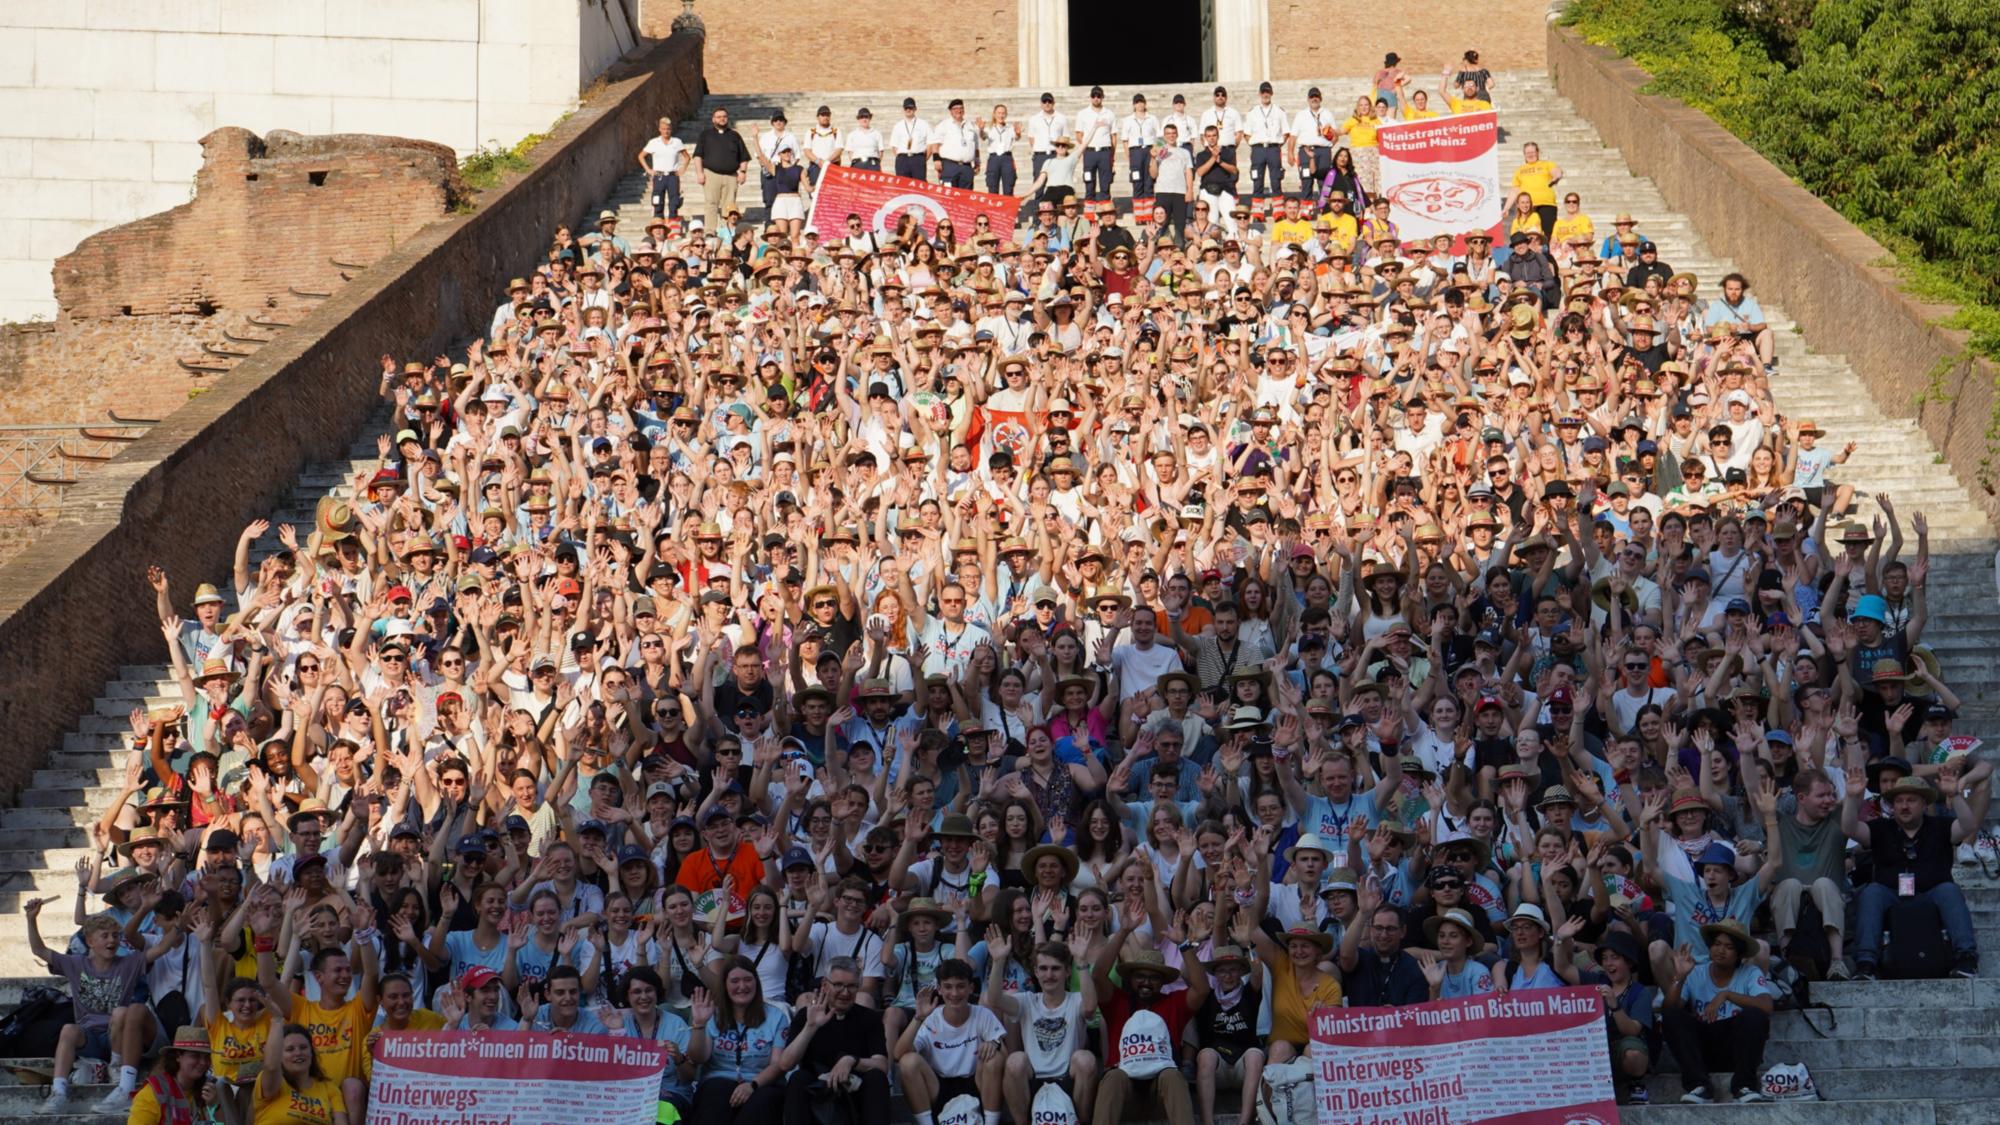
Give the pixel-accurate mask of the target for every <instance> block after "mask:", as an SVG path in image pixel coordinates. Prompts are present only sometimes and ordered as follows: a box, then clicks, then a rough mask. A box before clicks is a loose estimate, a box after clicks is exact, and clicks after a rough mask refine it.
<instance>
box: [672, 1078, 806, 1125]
mask: <svg viewBox="0 0 2000 1125" xmlns="http://www.w3.org/2000/svg"><path fill="white" fill-rule="evenodd" d="M737 1084H738V1083H737V1080H736V1079H734V1078H710V1079H708V1080H706V1081H704V1082H703V1083H702V1084H701V1085H700V1086H697V1087H695V1091H694V1112H693V1113H691V1114H689V1115H688V1119H689V1120H690V1121H691V1122H692V1123H693V1125H778V1121H779V1119H780V1118H781V1117H782V1116H783V1115H784V1111H785V1089H784V1087H782V1086H765V1087H763V1088H762V1089H760V1090H758V1091H756V1092H755V1093H753V1094H751V1095H750V1100H749V1101H746V1102H744V1103H743V1105H742V1107H741V1108H739V1109H732V1108H730V1105H729V1098H730V1095H732V1094H734V1093H735V1092H736V1087H737Z"/></svg>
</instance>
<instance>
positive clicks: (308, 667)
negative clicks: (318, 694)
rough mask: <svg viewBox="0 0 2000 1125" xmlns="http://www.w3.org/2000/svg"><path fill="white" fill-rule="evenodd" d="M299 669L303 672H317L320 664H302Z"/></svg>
mask: <svg viewBox="0 0 2000 1125" xmlns="http://www.w3.org/2000/svg"><path fill="white" fill-rule="evenodd" d="M299 671H301V672H317V671H319V665H317V664H300V665H299Z"/></svg>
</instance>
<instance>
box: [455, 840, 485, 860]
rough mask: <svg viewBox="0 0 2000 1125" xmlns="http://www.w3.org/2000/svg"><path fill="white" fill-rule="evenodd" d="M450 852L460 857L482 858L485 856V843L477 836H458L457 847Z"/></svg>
mask: <svg viewBox="0 0 2000 1125" xmlns="http://www.w3.org/2000/svg"><path fill="white" fill-rule="evenodd" d="M452 850H453V851H455V852H457V853H458V854H460V855H476V856H484V855H485V854H486V841H484V840H482V839H480V838H479V837H477V836H460V837H459V838H458V846H457V847H456V848H453V849H452Z"/></svg>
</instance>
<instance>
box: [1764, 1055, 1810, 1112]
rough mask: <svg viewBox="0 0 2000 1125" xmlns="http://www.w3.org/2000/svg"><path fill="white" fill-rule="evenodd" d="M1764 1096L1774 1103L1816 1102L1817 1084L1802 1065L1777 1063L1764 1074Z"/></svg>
mask: <svg viewBox="0 0 2000 1125" xmlns="http://www.w3.org/2000/svg"><path fill="white" fill-rule="evenodd" d="M1762 1087H1763V1090H1764V1096H1765V1097H1767V1098H1769V1099H1771V1100H1772V1101H1774V1102H1816V1101H1818V1100H1819V1084H1818V1083H1816V1082H1814V1081H1813V1076H1812V1072H1811V1071H1809V1070H1807V1069H1806V1064H1804V1063H1779V1064H1778V1065H1777V1066H1774V1067H1772V1068H1771V1069H1769V1070H1767V1071H1765V1072H1764V1081H1763V1083H1762Z"/></svg>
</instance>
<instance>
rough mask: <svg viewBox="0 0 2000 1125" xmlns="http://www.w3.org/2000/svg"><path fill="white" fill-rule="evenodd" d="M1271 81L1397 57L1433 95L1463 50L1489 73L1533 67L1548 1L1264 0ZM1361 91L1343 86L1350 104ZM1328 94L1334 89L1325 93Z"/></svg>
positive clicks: (1348, 71)
mask: <svg viewBox="0 0 2000 1125" xmlns="http://www.w3.org/2000/svg"><path fill="white" fill-rule="evenodd" d="M1270 4H1271V70H1272V71H1273V72H1274V73H1273V74H1272V75H1271V77H1273V78H1304V79H1323V78H1326V77H1328V76H1329V75H1363V76H1372V75H1373V74H1374V73H1375V71H1376V70H1378V69H1380V68H1381V66H1382V56H1383V55H1384V54H1385V53H1387V52H1389V51H1394V52H1396V53H1397V54H1399V55H1401V56H1403V69H1404V70H1406V71H1408V72H1409V74H1410V78H1411V81H1412V82H1414V83H1416V84H1417V85H1418V86H1419V87H1421V88H1423V89H1425V90H1429V91H1430V92H1431V97H1432V98H1433V99H1435V98H1436V97H1437V86H1438V78H1439V77H1440V73H1439V72H1440V71H1442V70H1443V69H1444V66H1445V64H1446V63H1447V62H1457V61H1458V59H1459V58H1460V57H1461V56H1462V55H1464V54H1465V52H1466V51H1467V50H1468V49H1469V50H1476V51H1478V52H1479V58H1480V61H1481V62H1482V63H1484V64H1485V65H1486V67H1487V69H1489V70H1496V71H1498V70H1540V69H1541V68H1542V63H1543V61H1544V59H1545V58H1546V54H1545V48H1546V43H1547V37H1546V35H1545V34H1544V31H1543V27H1544V24H1545V23H1546V17H1547V14H1548V0H1489V2H1487V3H1483V4H1366V3H1361V2H1359V0H1335V2H1334V3H1331V4H1328V3H1319V2H1315V0H1270ZM1361 92H1363V91H1361V90H1349V89H1345V88H1343V89H1342V90H1341V93H1342V94H1343V102H1344V104H1346V105H1351V104H1352V100H1353V98H1354V96H1355V94H1357V93H1361ZM1327 96H1328V97H1332V96H1333V91H1332V90H1329V91H1327Z"/></svg>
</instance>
